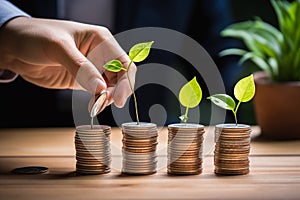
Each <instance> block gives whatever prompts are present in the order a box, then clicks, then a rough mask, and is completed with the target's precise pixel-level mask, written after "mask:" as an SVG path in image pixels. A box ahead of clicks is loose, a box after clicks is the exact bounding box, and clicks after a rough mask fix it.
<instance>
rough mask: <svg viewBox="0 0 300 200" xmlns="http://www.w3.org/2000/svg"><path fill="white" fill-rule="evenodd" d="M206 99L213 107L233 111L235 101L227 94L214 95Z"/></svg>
mask: <svg viewBox="0 0 300 200" xmlns="http://www.w3.org/2000/svg"><path fill="white" fill-rule="evenodd" d="M207 99H209V100H211V101H212V102H213V103H214V104H215V105H217V106H219V107H221V108H224V109H226V110H232V111H233V110H234V108H235V101H234V100H233V99H232V98H231V96H229V95H227V94H214V95H212V96H210V97H207Z"/></svg>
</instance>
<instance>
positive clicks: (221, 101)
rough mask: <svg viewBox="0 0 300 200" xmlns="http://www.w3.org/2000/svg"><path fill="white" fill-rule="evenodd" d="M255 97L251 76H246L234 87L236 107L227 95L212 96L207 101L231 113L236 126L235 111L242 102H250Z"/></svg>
mask: <svg viewBox="0 0 300 200" xmlns="http://www.w3.org/2000/svg"><path fill="white" fill-rule="evenodd" d="M254 95H255V84H254V79H253V75H252V74H251V75H250V76H247V77H245V78H243V79H241V80H239V81H238V82H237V83H236V85H235V87H234V96H235V98H236V99H237V100H238V104H237V105H236V103H235V101H234V99H233V98H232V97H231V96H229V95H227V94H214V95H212V96H210V97H207V99H209V100H211V101H212V102H213V103H214V104H215V105H217V106H219V107H221V108H223V109H226V110H231V111H232V112H233V115H234V118H235V123H236V124H237V116H236V115H237V111H238V108H239V106H240V104H241V103H242V102H248V101H250V100H251V99H252V98H253V97H254Z"/></svg>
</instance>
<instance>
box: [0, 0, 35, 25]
mask: <svg viewBox="0 0 300 200" xmlns="http://www.w3.org/2000/svg"><path fill="white" fill-rule="evenodd" d="M21 16H25V17H30V15H28V14H27V13H25V12H24V11H22V10H20V9H19V8H18V7H16V6H15V5H13V4H12V3H10V2H9V1H6V0H0V28H1V27H2V26H3V25H4V24H5V23H6V22H8V21H9V20H11V19H13V18H16V17H21Z"/></svg>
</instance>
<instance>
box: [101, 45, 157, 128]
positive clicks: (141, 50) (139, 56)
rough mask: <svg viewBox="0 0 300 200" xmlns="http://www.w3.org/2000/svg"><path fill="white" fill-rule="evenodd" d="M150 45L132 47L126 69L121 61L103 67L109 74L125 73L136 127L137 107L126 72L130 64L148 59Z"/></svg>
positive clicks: (114, 61)
mask: <svg viewBox="0 0 300 200" xmlns="http://www.w3.org/2000/svg"><path fill="white" fill-rule="evenodd" d="M152 44H153V41H151V42H143V43H138V44H135V45H134V46H133V47H131V49H130V50H129V54H128V56H129V59H130V62H129V64H128V66H127V68H125V67H124V66H123V64H122V63H121V61H119V60H111V61H109V62H107V63H106V64H105V65H104V68H105V69H106V70H108V71H111V72H120V71H122V70H123V71H125V72H126V76H127V79H128V83H129V86H130V89H131V92H132V94H133V100H134V108H135V115H136V120H137V124H138V125H139V122H140V120H139V114H138V105H137V100H136V95H135V92H134V88H133V85H132V82H131V80H130V78H129V75H128V72H129V70H130V66H131V65H132V63H134V62H142V61H143V60H145V59H146V58H147V57H148V55H149V53H150V49H151V46H152Z"/></svg>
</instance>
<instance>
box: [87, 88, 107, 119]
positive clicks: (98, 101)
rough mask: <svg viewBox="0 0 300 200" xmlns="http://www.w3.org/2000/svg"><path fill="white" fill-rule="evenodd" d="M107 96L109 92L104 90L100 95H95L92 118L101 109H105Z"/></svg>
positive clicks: (91, 112)
mask: <svg viewBox="0 0 300 200" xmlns="http://www.w3.org/2000/svg"><path fill="white" fill-rule="evenodd" d="M106 97H107V92H106V91H105V90H103V91H102V92H101V93H100V94H99V95H97V96H96V97H95V102H94V104H93V105H92V108H91V111H90V116H91V118H94V117H95V116H96V115H97V114H98V112H99V111H101V110H102V109H103V106H105V101H106Z"/></svg>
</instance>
